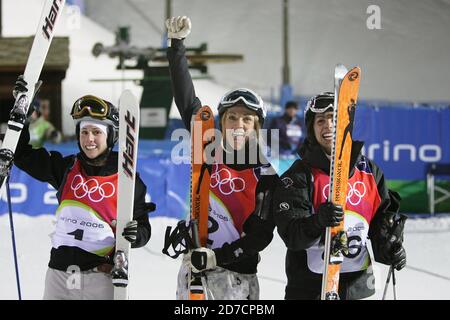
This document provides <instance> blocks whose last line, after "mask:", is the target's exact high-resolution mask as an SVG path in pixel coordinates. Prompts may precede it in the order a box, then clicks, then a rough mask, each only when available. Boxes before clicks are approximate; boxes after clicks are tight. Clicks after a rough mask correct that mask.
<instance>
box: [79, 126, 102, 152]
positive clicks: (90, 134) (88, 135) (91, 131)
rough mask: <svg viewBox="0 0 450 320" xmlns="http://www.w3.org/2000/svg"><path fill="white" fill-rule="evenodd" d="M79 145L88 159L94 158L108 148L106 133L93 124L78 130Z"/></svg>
mask: <svg viewBox="0 0 450 320" xmlns="http://www.w3.org/2000/svg"><path fill="white" fill-rule="evenodd" d="M80 146H81V150H83V152H84V154H85V155H86V156H87V157H88V158H89V159H95V158H97V157H98V156H99V155H101V154H102V153H103V152H105V151H106V149H107V148H108V144H107V135H106V134H105V133H104V132H103V131H102V130H101V129H99V128H98V127H96V126H94V125H87V126H85V127H83V128H82V129H81V130H80Z"/></svg>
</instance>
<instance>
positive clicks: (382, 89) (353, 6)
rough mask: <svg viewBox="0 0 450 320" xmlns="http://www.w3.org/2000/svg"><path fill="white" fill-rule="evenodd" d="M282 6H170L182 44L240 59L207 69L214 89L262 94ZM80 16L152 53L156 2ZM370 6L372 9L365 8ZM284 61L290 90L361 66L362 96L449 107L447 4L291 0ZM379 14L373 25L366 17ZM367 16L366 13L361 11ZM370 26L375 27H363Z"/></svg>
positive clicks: (273, 0) (271, 2) (274, 72)
mask: <svg viewBox="0 0 450 320" xmlns="http://www.w3.org/2000/svg"><path fill="white" fill-rule="evenodd" d="M282 3H283V1H282V0H268V1H260V0H246V1H241V0H228V1H221V0H208V1H205V0H189V1H175V0H173V1H172V14H173V15H187V16H189V17H191V20H192V26H193V29H192V33H191V34H190V35H189V37H188V39H187V40H186V43H187V45H189V46H197V45H199V44H200V43H202V42H206V43H207V44H208V49H209V51H210V52H214V53H241V54H243V55H244V61H243V62H241V63H233V64H212V65H211V66H210V73H211V75H212V76H213V77H214V78H215V79H216V80H217V82H218V83H220V84H222V85H224V86H229V87H238V86H248V87H251V88H254V89H255V90H258V91H259V92H260V93H261V95H262V96H265V97H269V96H270V94H271V91H275V92H278V88H279V87H280V84H281V74H282ZM85 4H86V14H87V15H88V16H90V17H91V18H93V19H95V21H98V22H99V23H101V24H102V25H104V26H106V27H107V28H109V29H110V30H115V29H116V28H117V26H123V25H126V26H130V27H131V39H132V42H134V44H135V45H139V46H154V47H157V46H159V45H160V43H161V34H162V32H163V30H164V24H163V22H164V17H165V1H161V0H109V1H97V0H85ZM373 5H375V6H376V7H375V8H376V9H375V10H374V9H373V8H374V7H373ZM289 8H290V9H289V27H290V47H289V49H290V50H289V55H290V63H291V82H292V85H293V87H294V92H295V93H296V94H301V95H313V94H315V93H317V92H322V91H325V90H331V89H332V86H333V69H334V66H335V64H336V63H338V62H341V63H344V64H345V65H346V66H348V67H350V66H354V65H360V66H361V68H362V82H361V91H360V97H361V98H362V99H383V100H384V99H386V100H394V101H403V100H406V101H428V102H430V101H449V100H450V90H448V83H449V80H450V59H448V52H450V37H449V36H448V30H450V1H449V0H429V1H421V0H395V1H389V0H378V1H371V0H314V1H309V0H290V1H289ZM377 10H378V12H379V21H376V19H375V18H376V16H374V14H375V12H376V11H377ZM368 12H369V13H368ZM376 22H379V26H380V29H376V28H375V29H369V28H368V25H369V27H371V26H372V25H376Z"/></svg>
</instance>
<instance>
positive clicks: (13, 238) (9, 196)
mask: <svg viewBox="0 0 450 320" xmlns="http://www.w3.org/2000/svg"><path fill="white" fill-rule="evenodd" d="M6 198H7V199H8V210H9V225H10V228H11V241H12V246H13V254H14V266H15V269H16V283H17V293H18V295H19V300H22V293H21V291H20V279H19V263H18V260H17V251H16V237H15V235H14V221H13V215H12V206H11V191H10V189H9V177H7V178H6Z"/></svg>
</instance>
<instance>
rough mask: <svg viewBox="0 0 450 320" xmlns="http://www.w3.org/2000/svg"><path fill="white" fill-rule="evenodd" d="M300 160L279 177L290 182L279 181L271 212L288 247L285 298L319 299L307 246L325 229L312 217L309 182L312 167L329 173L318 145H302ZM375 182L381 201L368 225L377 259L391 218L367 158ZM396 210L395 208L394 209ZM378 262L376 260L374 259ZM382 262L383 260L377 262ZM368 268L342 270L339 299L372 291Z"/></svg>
mask: <svg viewBox="0 0 450 320" xmlns="http://www.w3.org/2000/svg"><path fill="white" fill-rule="evenodd" d="M362 145H363V144H362V142H359V141H354V143H353V146H352V155H351V164H350V165H351V166H350V167H351V168H352V169H351V171H350V176H352V175H353V172H354V167H355V164H356V163H357V162H358V161H359V159H360V158H361V157H362V155H361V154H360V151H361V148H362ZM303 151H304V152H303V153H302V157H303V159H302V160H297V161H296V162H295V163H294V164H293V165H292V166H291V167H290V168H289V170H288V171H286V172H285V173H284V174H283V176H282V177H281V179H282V180H283V179H285V178H289V179H290V180H289V179H286V180H285V181H289V182H291V181H292V184H290V185H283V184H280V185H279V186H278V187H277V189H276V191H275V194H274V200H273V203H274V215H275V222H276V225H277V230H278V233H279V235H280V236H281V238H282V239H283V241H284V243H285V244H286V247H287V249H288V250H287V254H286V274H287V278H288V283H287V286H286V296H285V298H286V299H318V298H320V291H321V284H322V275H321V274H317V273H313V272H312V271H310V270H309V268H308V265H307V256H306V254H307V253H306V249H307V248H309V247H311V246H312V245H313V243H315V242H316V241H317V239H318V238H320V237H321V236H322V235H323V234H324V231H325V229H319V228H318V227H317V226H316V224H315V223H313V220H312V211H313V200H312V199H313V194H314V190H313V188H314V185H313V182H312V181H311V177H312V176H311V170H310V168H311V167H315V168H318V169H321V170H322V171H323V172H325V173H326V174H328V175H329V168H330V161H329V160H328V158H327V157H326V155H325V153H324V152H323V151H322V149H321V148H320V146H319V145H312V146H311V145H309V146H308V147H304V148H303ZM366 160H367V161H368V163H369V166H370V168H371V170H372V173H373V176H374V178H375V181H376V183H377V189H378V193H379V195H380V197H381V203H380V205H379V207H378V209H377V212H376V214H375V216H374V218H373V219H372V221H371V223H370V226H369V238H371V242H372V247H373V250H374V254H375V259H377V256H378V252H376V250H377V249H378V248H381V247H382V246H376V245H373V244H374V242H375V243H378V244H379V243H381V242H383V241H387V239H386V238H383V237H382V236H380V235H381V234H382V233H381V232H380V230H381V228H382V226H383V224H384V223H385V222H386V221H387V220H389V219H391V218H392V216H393V215H394V214H395V212H391V211H390V208H391V198H390V196H389V192H388V188H387V187H386V183H385V180H384V175H383V173H382V171H381V169H380V168H379V167H378V166H377V165H376V164H375V163H373V162H372V161H370V160H368V159H366ZM282 203H288V204H289V206H290V209H288V210H283V209H281V208H280V204H282ZM397 210H398V208H397ZM377 261H378V259H377ZM379 262H382V261H379ZM372 277H373V274H372V273H371V268H368V269H366V270H363V271H357V272H349V273H341V275H340V282H339V296H340V298H341V299H361V298H365V297H368V296H370V295H372V294H374V292H375V290H374V288H373V287H372V286H370V285H369V286H368V284H369V283H373V278H372Z"/></svg>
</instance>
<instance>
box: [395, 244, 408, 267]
mask: <svg viewBox="0 0 450 320" xmlns="http://www.w3.org/2000/svg"><path fill="white" fill-rule="evenodd" d="M391 256H392V260H391V265H392V266H393V267H394V268H395V269H397V271H400V270H402V269H403V268H404V267H405V266H406V251H405V248H403V246H402V245H401V244H400V245H398V246H396V247H393V248H392V253H391Z"/></svg>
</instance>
